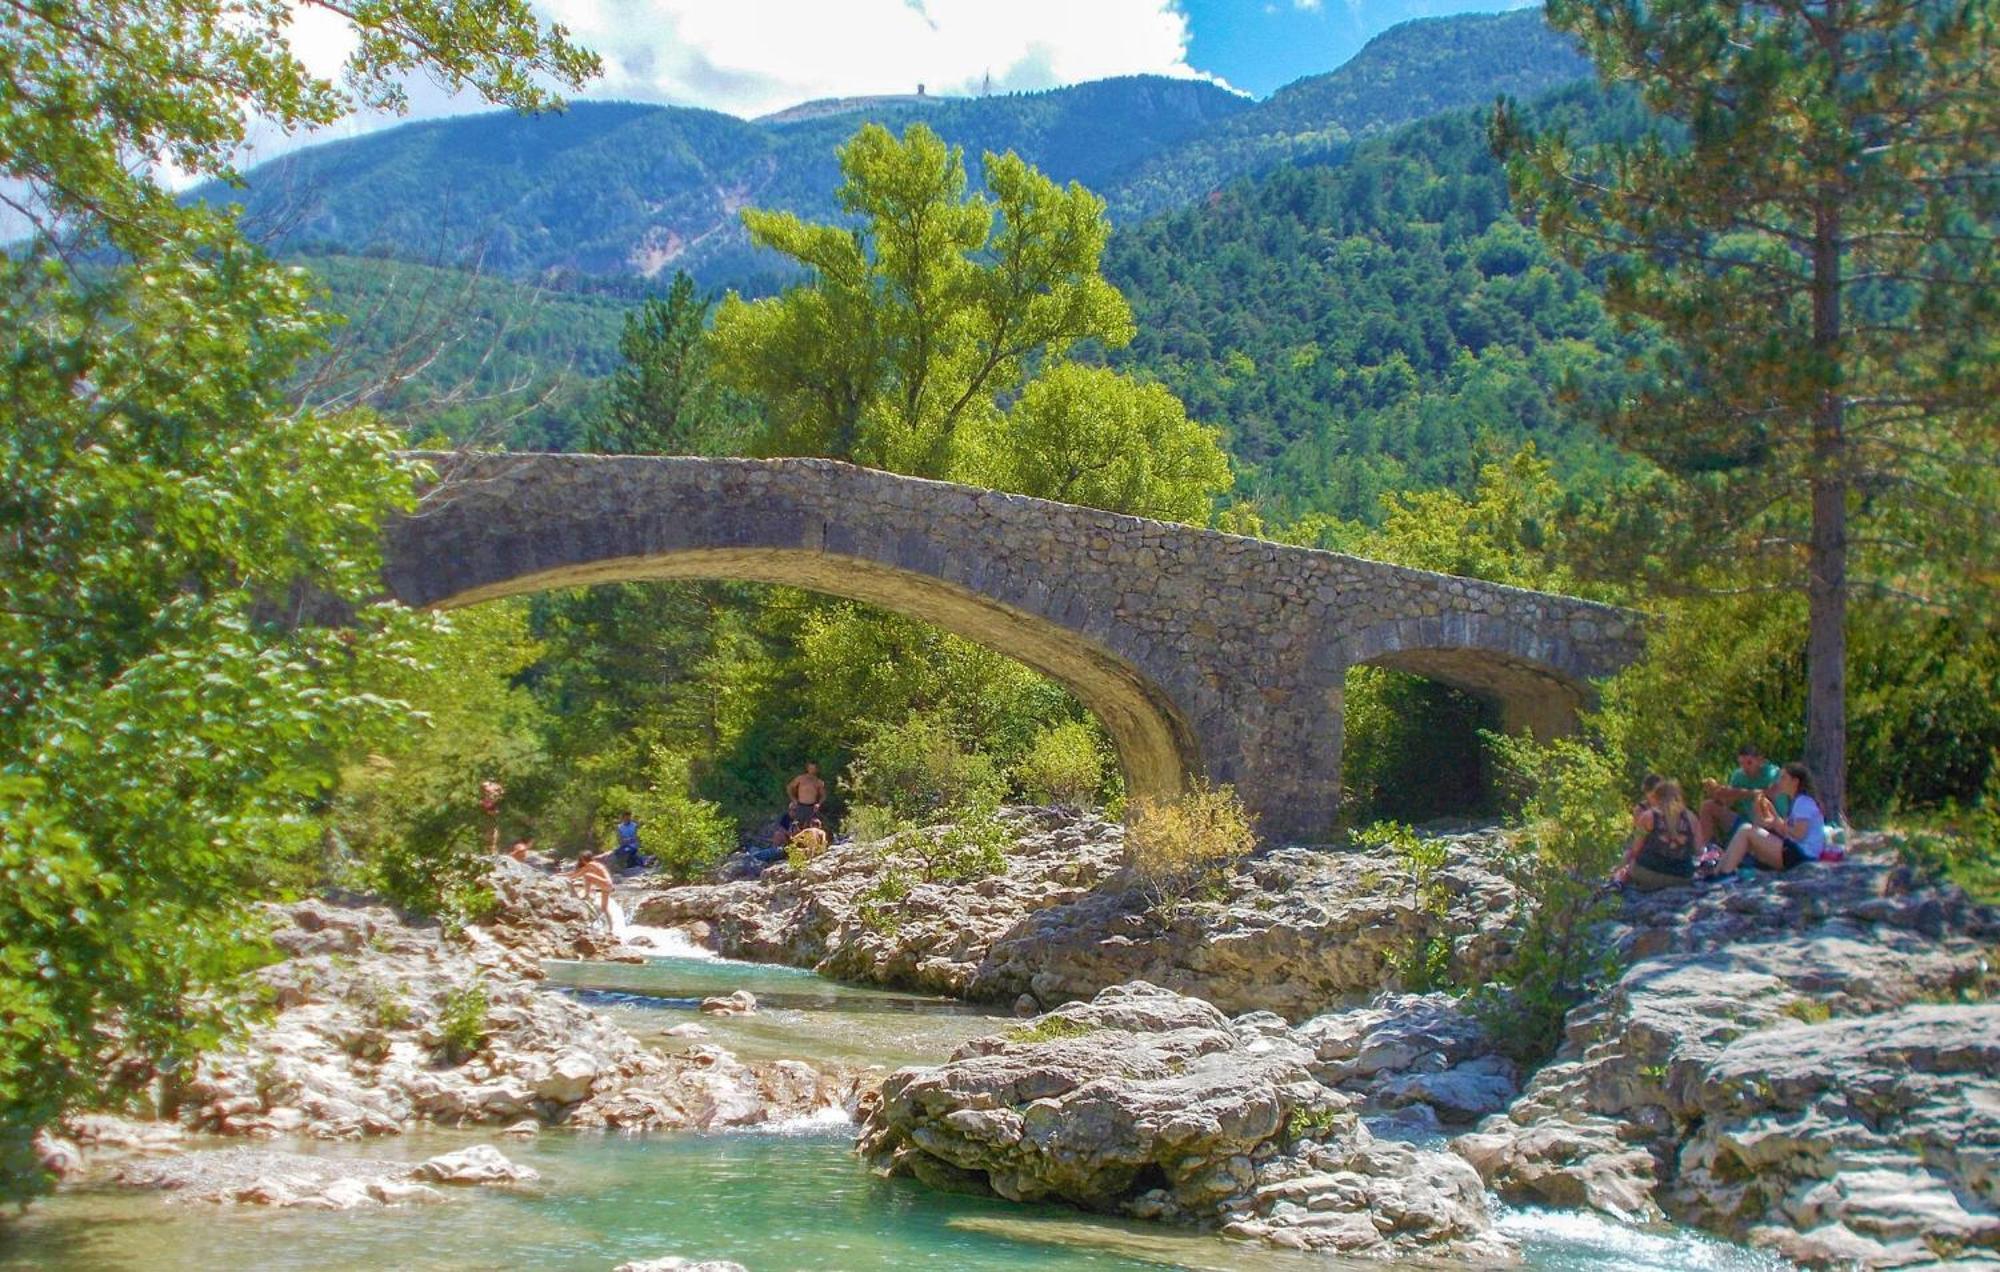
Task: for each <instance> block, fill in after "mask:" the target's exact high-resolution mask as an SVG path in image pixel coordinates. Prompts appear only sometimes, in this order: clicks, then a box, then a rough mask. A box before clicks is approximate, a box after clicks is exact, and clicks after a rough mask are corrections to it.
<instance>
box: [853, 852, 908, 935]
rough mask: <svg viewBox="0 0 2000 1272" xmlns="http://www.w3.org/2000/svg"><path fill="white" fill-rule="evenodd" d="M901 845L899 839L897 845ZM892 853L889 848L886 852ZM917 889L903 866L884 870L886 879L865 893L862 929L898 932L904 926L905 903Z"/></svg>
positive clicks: (873, 885) (861, 904) (883, 874)
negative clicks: (903, 904) (903, 908)
mask: <svg viewBox="0 0 2000 1272" xmlns="http://www.w3.org/2000/svg"><path fill="white" fill-rule="evenodd" d="M901 842H902V840H900V839H899V840H897V843H901ZM891 850H892V849H890V848H885V849H884V852H885V853H887V852H889V851H891ZM916 886H917V885H916V879H915V878H914V877H913V876H912V875H911V873H910V871H908V870H907V869H905V868H904V867H902V866H901V865H891V866H890V867H889V868H888V869H886V870H884V871H883V872H882V877H881V878H879V879H877V880H876V881H875V882H874V883H872V884H870V885H869V886H868V888H867V889H866V890H865V891H863V892H862V893H861V896H860V898H859V899H860V906H859V913H860V916H861V926H863V927H865V928H867V929H868V930H869V931H871V932H894V931H896V930H897V929H898V928H900V927H902V926H903V910H902V903H903V901H904V900H905V899H906V898H908V896H909V895H910V892H911V890H912V889H913V888H915V887H916Z"/></svg>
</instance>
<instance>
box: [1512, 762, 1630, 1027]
mask: <svg viewBox="0 0 2000 1272" xmlns="http://www.w3.org/2000/svg"><path fill="white" fill-rule="evenodd" d="M1493 744H1494V746H1495V747H1496V748H1497V749H1498V752H1499V756H1500V759H1501V761H1502V763H1503V765H1504V766H1505V769H1506V772H1507V776H1508V778H1509V779H1510V782H1511V785H1512V788H1513V791H1514V793H1515V794H1516V795H1517V796H1518V797H1519V801H1520V802H1519V815H1520V828H1519V829H1518V830H1515V831H1513V832H1510V834H1509V841H1508V846H1507V851H1506V853H1505V854H1504V856H1503V858H1502V863H1501V868H1502V870H1503V871H1504V872H1505V873H1506V875H1507V877H1508V878H1509V880H1510V881H1511V882H1512V883H1513V884H1514V886H1515V888H1516V889H1518V892H1519V896H1520V911H1519V918H1518V920H1517V929H1516V931H1515V933H1514V951H1513V955H1512V957H1511V958H1510V959H1509V961H1508V964H1507V967H1506V969H1505V970H1504V972H1503V973H1502V975H1501V978H1500V981H1501V987H1504V988H1501V987H1482V988H1481V990H1479V991H1477V994H1478V996H1477V997H1476V998H1475V1006H1476V1007H1477V1008H1478V1009H1479V1011H1480V1012H1481V1015H1482V1016H1483V1017H1484V1018H1485V1019H1486V1021H1487V1023H1488V1025H1489V1027H1490V1028H1491V1029H1492V1030H1493V1034H1494V1036H1495V1037H1497V1038H1501V1039H1504V1040H1505V1041H1506V1043H1507V1046H1508V1048H1509V1053H1510V1054H1512V1055H1514V1056H1515V1057H1516V1058H1517V1059H1520V1060H1522V1061H1523V1062H1527V1063H1539V1062H1540V1061H1542V1060H1545V1059H1547V1058H1548V1057H1549V1056H1550V1055H1552V1054H1554V1052H1555V1049H1556V1047H1557V1046H1558V1045H1559V1044H1560V1043H1561V1041H1562V1023H1563V1016H1564V1015H1565V1014H1566V1013H1567V1012H1568V1011H1569V1009H1570V1008H1571V1007H1572V1006H1574V1005H1575V1004H1576V1003H1577V1002H1579V1001H1580V1000H1582V998H1583V997H1584V996H1585V995H1586V994H1587V993H1588V992H1589V991H1590V989H1591V988H1592V987H1593V986H1595V985H1597V984H1598V983H1600V982H1601V981H1602V980H1604V979H1605V978H1607V977H1608V976H1609V975H1610V974H1612V972H1613V971H1614V970H1615V964H1614V963H1613V961H1612V955H1611V953H1610V952H1609V951H1608V949H1607V948H1605V947H1604V946H1603V944H1602V943H1601V941H1600V939H1599V938H1598V936H1597V934H1596V932H1595V931H1594V929H1596V928H1597V926H1598V925H1599V924H1600V923H1602V922H1603V921H1604V920H1605V919H1606V918H1608V917H1609V916H1610V915H1611V914H1612V913H1613V911H1614V909H1615V894H1614V893H1613V892H1611V891H1610V890H1609V889H1607V888H1605V886H1604V880H1605V878H1606V877H1607V876H1608V875H1609V874H1610V873H1611V870H1612V868H1613V867H1614V866H1616V865H1617V864H1618V861H1619V855H1620V848H1621V846H1622V843H1623V840H1624V836H1625V832H1626V831H1627V830H1629V829H1630V826H1631V810H1630V807H1629V804H1628V803H1627V799H1626V791H1627V787H1626V779H1625V776H1624V773H1623V769H1622V765H1621V764H1620V762H1619V758H1618V757H1617V756H1615V755H1613V754H1611V753H1609V752H1607V751H1605V750H1602V749H1599V748H1598V747H1595V746H1592V745H1591V744H1590V743H1588V742H1586V741H1583V740H1580V739H1576V738H1562V739H1558V740H1556V741H1555V742H1552V743H1549V744H1547V745H1541V744H1538V743H1535V742H1533V741H1531V740H1529V739H1528V738H1525V737H1513V738H1509V737H1496V738H1494V739H1493ZM1496 990H1498V991H1499V992H1496Z"/></svg>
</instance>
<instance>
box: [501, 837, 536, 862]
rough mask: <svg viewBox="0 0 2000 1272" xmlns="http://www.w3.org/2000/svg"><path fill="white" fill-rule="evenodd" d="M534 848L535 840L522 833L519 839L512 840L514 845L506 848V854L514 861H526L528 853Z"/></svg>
mask: <svg viewBox="0 0 2000 1272" xmlns="http://www.w3.org/2000/svg"><path fill="white" fill-rule="evenodd" d="M534 850H535V841H534V840H533V839H530V838H529V837H528V836H526V835H523V836H521V837H520V838H519V839H516V840H515V841H514V846H513V847H511V848H509V849H508V850H507V855H508V856H509V857H512V858H513V859H514V860H516V861H526V860H527V859H528V854H529V853H531V852H533V851H534Z"/></svg>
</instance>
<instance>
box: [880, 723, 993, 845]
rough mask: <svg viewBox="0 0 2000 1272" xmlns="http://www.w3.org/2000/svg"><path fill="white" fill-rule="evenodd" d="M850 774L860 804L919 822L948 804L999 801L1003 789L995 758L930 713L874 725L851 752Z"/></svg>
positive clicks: (940, 814) (934, 818) (935, 816)
mask: <svg viewBox="0 0 2000 1272" xmlns="http://www.w3.org/2000/svg"><path fill="white" fill-rule="evenodd" d="M848 776H849V780H850V782H851V784H852V786H853V789H854V790H855V792H856V794H857V797H858V798H859V799H860V800H861V801H862V802H865V803H868V804H872V805H874V806H876V807H878V808H882V809H885V810H887V811H888V812H889V813H890V814H892V815H894V816H895V817H898V818H902V819H904V820H906V821H910V822H913V823H917V824H925V823H930V822H935V821H939V820H941V819H942V818H943V816H944V814H945V812H946V811H947V810H948V809H952V808H957V807H962V806H966V805H973V806H979V805H997V804H998V803H999V802H1000V797H1001V796H1002V795H1003V794H1005V793H1006V783H1005V782H1004V781H1003V780H1002V779H1001V776H1000V772H999V770H998V769H997V768H996V767H995V766H994V763H993V761H992V760H991V759H990V758H989V757H987V756H984V755H981V754H978V753H976V752H973V751H970V750H968V749H966V748H965V747H964V746H963V745H962V744H961V743H960V742H959V740H958V738H957V736H956V735H954V734H953V732H952V730H951V727H950V725H949V724H947V723H946V722H945V721H944V720H942V719H939V718H938V717H936V716H930V715H912V716H910V717H909V718H908V719H906V720H904V721H903V722H902V723H901V724H893V725H881V726H878V727H877V728H876V729H875V730H874V732H873V733H871V734H870V735H869V738H868V740H867V741H866V742H864V743H862V745H861V748H860V749H859V750H858V751H856V752H855V755H854V763H853V764H852V765H851V766H850V767H849V769H848Z"/></svg>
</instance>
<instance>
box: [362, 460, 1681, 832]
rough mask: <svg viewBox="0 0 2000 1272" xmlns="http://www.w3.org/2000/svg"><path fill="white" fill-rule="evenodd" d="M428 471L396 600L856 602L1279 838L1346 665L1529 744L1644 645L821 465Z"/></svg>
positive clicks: (1491, 592) (1320, 761)
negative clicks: (1228, 800)
mask: <svg viewBox="0 0 2000 1272" xmlns="http://www.w3.org/2000/svg"><path fill="white" fill-rule="evenodd" d="M425 458H427V459H428V460H429V461H430V462H431V463H432V465H433V466H434V467H435V468H436V469H437V472H438V476H439V479H440V480H439V481H438V483H437V484H436V485H435V486H434V487H432V488H431V489H429V490H428V491H427V493H426V494H425V495H424V497H423V500H422V502H421V503H420V505H419V506H418V508H417V510H416V511H415V512H414V513H413V514H412V515H410V516H408V517H406V518H403V519H401V520H399V521H398V522H397V523H396V524H394V525H392V526H391V527H390V528H389V529H388V531H387V536H386V543H385V551H386V563H385V570H384V573H385V576H386V580H387V582H388V585H389V589H390V591H391V592H392V593H393V594H394V595H395V596H396V597H397V598H398V599H400V600H402V601H404V602H406V603H408V604H411V605H417V606H440V607H448V606H460V605H469V604H473V603H475V602H479V601H485V600H491V599H494V598H496V597H502V596H509V595H513V594H515V593H521V592H532V591H537V590H541V589H546V588H558V587H572V586H578V585H584V584H592V583H611V582H621V581H628V580H640V579H737V580H745V581H752V582H762V583H779V584H788V585H791V586H795V587H801V588H808V589H811V590H813V591H817V592H825V593H831V594H833V595H836V596H843V597H849V598H852V599H854V600H859V601H866V602H869V603H870V604H874V605H879V606H881V607H883V608H885V609H889V610H894V611H897V612H899V613H903V614H907V615H911V616H913V617H916V618H921V619H924V620H926V621H929V622H932V623H935V624H937V625H938V626H940V627H943V628H946V629H947V630H949V631H952V632H956V633H957V634H959V635H961V636H964V637H966V638H968V639H970V640H974V641H977V642H979V643H981V644H983V645H987V646H990V647H991V648H993V649H996V650H999V651H1000V652H1002V653H1005V654H1008V655H1010V656H1012V657H1014V658H1017V659H1019V660H1020V661H1021V662H1023V663H1026V664H1028V665H1029V666H1031V667H1034V668H1035V669H1037V670H1039V671H1041V672H1043V673H1044V674H1046V675H1048V676H1050V677H1052V678H1053V679H1055V680H1057V681H1060V682H1061V683H1062V684H1064V685H1066V686H1067V687H1068V688H1069V689H1070V690H1071V691H1072V692H1073V693H1075V694H1076V696H1077V697H1078V698H1079V699H1081V700H1082V701H1083V703H1084V704H1085V705H1086V706H1088V707H1089V708H1090V709H1091V710H1092V711H1093V712H1095V713H1096V714H1097V717H1098V718H1099V719H1100V720H1102V721H1103V723H1104V725H1105V727H1106V728H1107V729H1108V730H1109V732H1110V734H1111V736H1112V738H1113V740H1114V741H1115V742H1116V743H1117V746H1118V752H1119V756H1120V759H1121V762H1122V764H1123V766H1124V770H1125V778H1126V783H1127V788H1128V790H1130V791H1131V793H1132V794H1134V795H1150V796H1166V795H1171V794H1173V793H1175V792H1177V791H1179V790H1180V789H1182V787H1183V784H1184V783H1185V782H1186V781H1187V780H1188V779H1189V778H1190V777H1193V776H1196V775H1202V776H1206V777H1207V778H1209V779H1210V780H1213V781H1216V782H1231V783H1234V784H1235V786H1236V788H1237V790H1238V792H1239V794H1240V795H1241V796H1242V797H1243V800H1244V802H1245V804H1246V805H1247V806H1248V807H1249V808H1250V810H1251V811H1252V812H1253V813H1255V814H1256V815H1257V817H1258V819H1259V822H1258V824H1259V828H1260V830H1261V831H1262V832H1263V834H1264V835H1266V836H1267V837H1270V838H1275V839H1287V840H1311V839H1314V838H1316V837H1321V836H1324V834H1325V833H1326V831H1327V830H1328V828H1329V827H1330V826H1331V824H1332V821H1333V817H1334V813H1335V809H1336V806H1337V803H1338V796H1339V789H1340V754H1341V724H1342V719H1341V716H1342V702H1341V697H1342V686H1343V680H1344V675H1345V673H1346V671H1347V669H1348V668H1349V667H1350V666H1353V665H1355V664H1359V663H1371V664H1376V665H1380V666H1386V667H1393V668H1397V669H1400V670H1404V671H1409V672H1414V673H1417V674H1420V675H1423V676H1427V677H1430V678H1432V679H1435V680H1439V681H1443V682H1446V683H1449V684H1452V685H1457V686H1460V687H1462V688H1464V689H1467V690H1469V691H1472V692H1474V693H1476V694H1480V695H1483V696H1485V697H1487V698H1489V699H1491V700H1494V701H1496V702H1498V704H1499V705H1500V709H1501V718H1502V721H1503V723H1504V724H1505V725H1506V727H1508V728H1509V729H1510V730H1513V729H1519V728H1528V729H1532V730H1534V731H1536V732H1537V733H1539V734H1543V735H1547V734H1551V733H1559V732H1562V731H1564V730H1566V729H1567V728H1569V727H1570V726H1571V725H1572V724H1573V722H1574V718H1575V712H1576V710H1577V708H1578V707H1579V706H1580V705H1582V704H1583V703H1584V702H1585V701H1586V700H1587V698H1588V695H1589V693H1590V690H1589V683H1588V682H1589V681H1590V679H1591V678H1592V677H1596V676H1603V675H1607V674H1609V673H1611V672H1614V671H1616V670H1618V669H1619V668H1620V667H1622V666H1624V665H1625V664H1626V663H1627V662H1628V661H1630V660H1631V659H1632V658H1633V657H1635V656H1636V655H1637V653H1638V649H1639V643H1640V639H1641V631H1640V626H1639V624H1640V620H1639V618H1638V617H1637V616H1636V615H1634V614H1631V613H1630V612H1627V611H1624V610H1618V609H1613V608H1610V607H1607V606H1603V605H1596V604H1592V603H1589V602H1586V601H1580V600H1575V599H1572V598H1569V597H1563V596H1552V595H1547V594H1544V593H1539V592H1530V591H1523V590H1521V589H1518V588H1509V587H1501V586H1497V585H1495V584H1490V583H1482V582H1478V581H1475V580H1471V579H1462V578H1453V577H1450V576H1447V575H1442V574H1430V573H1426V572H1424V571H1421V570H1410V569H1404V568H1401V567H1398V566H1392V565H1384V564H1381V563H1380V562H1376V561H1367V560H1362V559H1360V558H1357V557H1350V556H1342V555H1339V554H1337V553H1331V552H1316V551H1310V550H1307V549H1303V548H1291V547H1285V546H1282V545H1280V544H1275V543H1268V542H1264V541H1262V540H1257V539H1246V538H1241V537H1238V536H1235V535H1227V534H1220V533H1216V532H1214V531H1210V530H1199V529H1195V528H1192V527H1189V526H1181V525H1171V524H1167V523H1164V522H1159V521H1148V520H1144V519H1142V518H1138V517H1127V516H1121V515H1118V514H1115V513H1109V512H1102V511H1098V510H1096V509H1092V508H1080V507H1075V506H1072V505H1069V504H1060V503H1051V502H1049V501H1047V500H1041V499H1030V498H1027V497H1025V496H1020V495H1008V494H1001V493H998V492H994V491H988V490H979V489H974V488H972V487H967V486H958V485H953V484H950V483H946V482H937V481H926V480H922V479H919V478H914V477H902V476H897V475H895V474H891V473H884V472H877V471H874V470H870V469H864V468H856V467H853V466H851V465H847V464H841V463H836V462H833V461H831V460H818V459H775V460H745V459H679V458H654V457H634V456H595V455H531V454H519V455H490V454H454V455H429V456H426V457H425Z"/></svg>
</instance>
